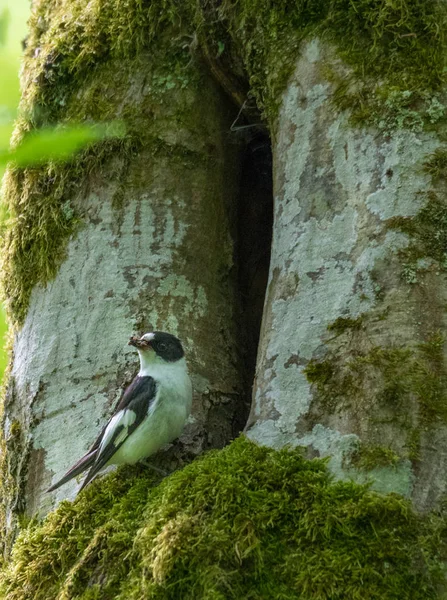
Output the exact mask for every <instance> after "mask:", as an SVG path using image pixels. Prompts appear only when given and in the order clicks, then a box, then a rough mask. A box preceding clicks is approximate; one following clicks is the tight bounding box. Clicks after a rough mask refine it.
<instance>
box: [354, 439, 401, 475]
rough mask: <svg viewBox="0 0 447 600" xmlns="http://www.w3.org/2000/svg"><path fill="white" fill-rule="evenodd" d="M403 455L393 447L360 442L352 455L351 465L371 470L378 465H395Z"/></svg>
mask: <svg viewBox="0 0 447 600" xmlns="http://www.w3.org/2000/svg"><path fill="white" fill-rule="evenodd" d="M400 461H401V457H400V456H399V455H398V454H396V452H394V450H393V449H392V448H388V447H385V446H373V445H369V444H364V443H360V444H359V445H358V447H357V448H356V449H355V451H354V452H353V453H352V454H351V456H350V465H352V466H354V467H356V468H358V469H362V470H364V471H371V470H373V469H376V468H377V467H395V466H397V465H398V464H399V462H400Z"/></svg>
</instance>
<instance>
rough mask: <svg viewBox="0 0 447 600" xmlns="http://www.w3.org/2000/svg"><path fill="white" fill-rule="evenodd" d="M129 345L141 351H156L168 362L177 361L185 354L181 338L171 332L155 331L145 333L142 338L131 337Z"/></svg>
mask: <svg viewBox="0 0 447 600" xmlns="http://www.w3.org/2000/svg"><path fill="white" fill-rule="evenodd" d="M129 345H131V346H135V348H138V350H141V351H143V352H144V351H154V352H155V354H156V355H157V356H159V357H160V358H162V359H163V360H165V361H166V362H175V361H176V360H180V359H181V358H183V356H184V355H185V353H184V351H183V346H182V343H181V342H180V340H179V339H178V338H177V337H175V335H172V334H171V333H165V332H164V331H154V332H152V333H145V334H144V335H143V336H141V338H138V337H135V336H133V337H131V338H130V340H129Z"/></svg>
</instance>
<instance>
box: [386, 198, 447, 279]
mask: <svg viewBox="0 0 447 600" xmlns="http://www.w3.org/2000/svg"><path fill="white" fill-rule="evenodd" d="M387 225H388V227H389V228H390V229H397V230H399V231H403V232H404V233H406V234H407V235H408V236H409V237H410V244H409V246H408V247H407V248H404V249H402V250H400V252H399V255H400V257H401V258H402V261H403V263H404V271H403V275H404V276H405V273H407V277H406V278H407V280H409V282H410V283H412V282H414V279H415V278H416V273H417V271H418V270H420V269H423V268H424V265H425V263H424V260H425V259H427V258H432V259H434V260H436V261H437V262H438V263H439V267H440V268H442V269H444V268H445V266H446V250H447V204H446V203H445V201H444V199H443V198H442V197H440V196H439V195H438V194H436V193H435V192H434V191H430V192H429V193H428V194H427V202H426V204H425V205H424V206H423V207H422V209H421V210H420V211H419V212H418V213H417V214H416V215H415V216H414V217H393V218H392V219H389V220H388V222H387ZM421 259H422V263H421V262H420V260H421ZM405 269H406V271H405Z"/></svg>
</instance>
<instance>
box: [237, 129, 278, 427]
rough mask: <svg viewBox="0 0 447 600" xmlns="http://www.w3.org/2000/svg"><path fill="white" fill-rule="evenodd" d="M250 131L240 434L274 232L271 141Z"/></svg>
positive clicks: (242, 257)
mask: <svg viewBox="0 0 447 600" xmlns="http://www.w3.org/2000/svg"><path fill="white" fill-rule="evenodd" d="M250 129H251V133H250ZM250 129H248V130H247V131H246V133H245V135H247V133H250V139H248V141H247V143H246V146H245V150H244V152H243V156H242V165H241V182H240V196H239V204H238V219H237V221H238V227H237V246H236V250H237V266H238V280H239V281H238V284H239V293H240V302H241V311H242V314H241V324H242V332H241V333H242V337H243V339H244V349H243V362H244V365H243V367H244V386H245V398H246V403H247V412H246V414H245V415H244V422H243V423H240V425H241V427H240V429H239V431H241V430H242V429H243V428H244V427H245V424H246V421H247V419H248V415H249V411H250V407H251V401H252V388H253V382H254V377H255V369H256V355H257V349H258V344H259V336H260V329H261V321H262V313H263V308H264V298H265V293H266V288H267V282H268V275H269V266H270V251H271V242H272V228H273V182H272V149H271V142H270V137H269V136H268V134H267V133H266V132H265V131H264V130H261V129H259V128H256V127H254V126H253V127H252V128H250ZM253 132H254V133H253Z"/></svg>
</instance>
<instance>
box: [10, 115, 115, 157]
mask: <svg viewBox="0 0 447 600" xmlns="http://www.w3.org/2000/svg"><path fill="white" fill-rule="evenodd" d="M123 135H124V127H123V126H122V124H121V123H119V122H115V123H110V124H108V125H93V126H85V125H78V126H74V127H69V128H67V127H64V128H62V127H60V128H55V129H43V130H41V131H39V132H36V133H31V134H30V135H28V136H27V137H26V138H25V139H24V140H23V141H22V143H21V144H20V145H19V146H17V148H14V149H12V150H3V151H2V150H1V149H0V167H2V166H4V165H6V163H8V162H10V161H13V162H14V163H15V164H17V165H19V166H21V167H23V166H26V165H30V164H41V163H45V162H48V161H50V160H52V161H63V160H67V158H69V157H70V156H71V155H72V154H74V153H75V152H77V151H79V150H81V149H82V148H83V147H85V146H87V145H89V144H91V143H93V142H96V141H98V140H100V139H104V138H106V137H122V136H123Z"/></svg>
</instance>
